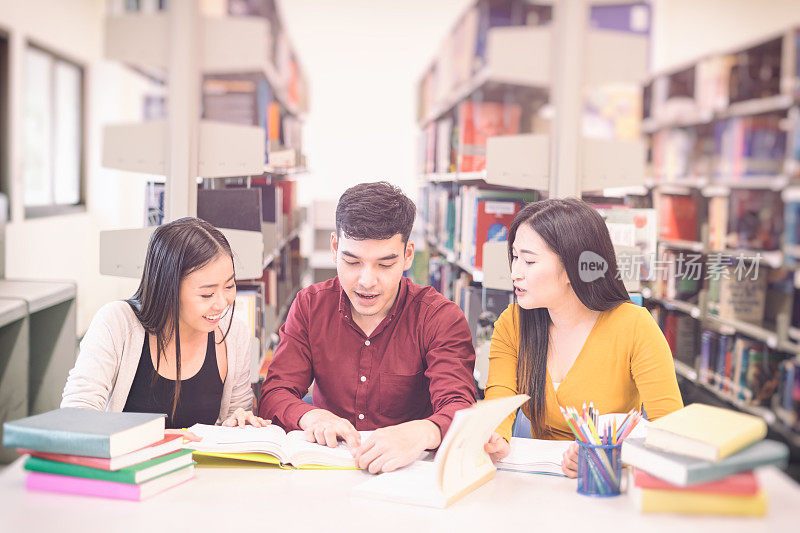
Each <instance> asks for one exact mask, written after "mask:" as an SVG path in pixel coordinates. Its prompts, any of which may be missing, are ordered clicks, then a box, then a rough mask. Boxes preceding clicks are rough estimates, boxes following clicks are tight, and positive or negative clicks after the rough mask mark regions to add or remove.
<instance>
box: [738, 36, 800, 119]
mask: <svg viewBox="0 0 800 533" xmlns="http://www.w3.org/2000/svg"><path fill="white" fill-rule="evenodd" d="M796 46H797V45H796ZM782 58H783V38H782V37H779V38H776V39H770V40H768V41H766V42H763V43H760V44H757V45H755V46H752V47H750V48H747V49H745V50H741V51H739V52H737V53H736V54H735V62H734V64H733V65H732V66H731V72H730V78H729V85H728V87H729V95H730V96H729V98H730V102H731V103H735V102H744V101H746V100H754V99H758V98H767V97H770V96H775V95H777V94H780V92H781V62H782Z"/></svg>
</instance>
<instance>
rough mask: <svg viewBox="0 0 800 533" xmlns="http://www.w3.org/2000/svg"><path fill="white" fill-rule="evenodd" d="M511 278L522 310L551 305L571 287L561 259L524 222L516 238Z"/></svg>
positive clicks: (513, 248) (513, 247)
mask: <svg viewBox="0 0 800 533" xmlns="http://www.w3.org/2000/svg"><path fill="white" fill-rule="evenodd" d="M511 280H512V281H513V282H514V294H516V296H517V302H518V303H519V305H520V307H522V308H523V309H538V308H542V307H551V306H553V305H554V304H556V303H557V302H558V301H560V300H561V299H562V298H564V297H565V296H566V295H567V294H568V292H569V290H570V287H569V278H568V277H567V271H566V270H564V265H563V264H562V263H561V259H560V258H559V257H558V255H556V254H555V253H554V252H553V251H552V250H551V249H550V248H549V247H548V246H547V244H546V243H545V242H544V240H543V239H542V237H541V236H540V235H539V234H538V233H536V231H534V229H533V228H531V227H530V225H528V224H521V225H520V226H519V229H517V234H516V236H515V238H514V243H513V246H512V261H511Z"/></svg>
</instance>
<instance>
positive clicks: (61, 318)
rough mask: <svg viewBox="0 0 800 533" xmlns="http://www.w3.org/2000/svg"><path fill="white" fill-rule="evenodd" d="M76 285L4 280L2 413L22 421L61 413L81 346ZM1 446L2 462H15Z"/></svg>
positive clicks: (0, 300) (0, 286)
mask: <svg viewBox="0 0 800 533" xmlns="http://www.w3.org/2000/svg"><path fill="white" fill-rule="evenodd" d="M75 296H76V287H75V284H74V283H71V282H60V281H27V280H9V279H0V405H2V406H4V409H3V411H2V412H0V419H2V420H16V419H19V418H24V417H26V416H29V415H34V414H39V413H43V412H46V411H50V410H52V409H57V408H58V406H59V405H60V404H61V391H62V389H63V388H64V383H65V382H66V381H67V374H68V373H69V371H70V369H71V368H72V367H73V366H74V364H75V358H76V357H77V355H78V353H77V345H76V343H75V328H76V315H77V312H76V302H75ZM15 458H16V457H15V454H14V453H13V450H8V449H6V448H3V447H0V462H10V461H11V460H13V459H15Z"/></svg>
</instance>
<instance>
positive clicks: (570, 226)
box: [508, 198, 630, 437]
mask: <svg viewBox="0 0 800 533" xmlns="http://www.w3.org/2000/svg"><path fill="white" fill-rule="evenodd" d="M523 224H527V225H528V226H529V227H530V228H532V229H533V230H534V231H535V232H536V233H537V234H538V235H539V236H540V237H541V238H542V240H544V242H545V243H546V244H547V246H548V247H549V248H550V250H552V251H553V252H554V253H555V254H556V255H557V256H558V257H559V259H560V260H561V263H562V265H563V266H564V269H565V270H566V273H567V277H568V278H569V282H570V284H571V285H572V290H573V291H575V295H576V296H577V297H578V299H579V300H580V301H581V303H582V304H583V305H585V306H586V307H588V308H589V309H592V310H593V311H607V310H609V309H613V308H615V307H617V306H618V305H619V304H621V303H622V302H627V301H630V298H629V297H628V292H627V291H626V290H625V286H624V285H623V283H622V280H621V279H620V278H619V276H618V275H617V259H616V256H615V255H614V246H613V245H612V244H611V237H610V235H609V233H608V227H607V226H606V224H605V221H604V220H603V218H602V217H601V216H600V213H598V212H597V211H596V210H595V209H593V208H592V207H591V206H590V205H589V204H587V203H586V202H584V201H582V200H578V199H576V198H567V199H556V198H553V199H549V200H542V201H540V202H533V203H530V204H528V205H526V206H525V207H524V208H523V209H522V210H521V211H520V212H519V213H518V214H517V216H515V217H514V221H513V222H512V223H511V227H510V229H509V231H508V261H509V263H511V260H512V255H513V254H512V246H513V245H514V239H515V238H516V236H517V230H519V227H520V226H521V225H523ZM584 252H593V253H594V254H596V255H597V256H599V257H600V258H602V260H604V261H605V262H606V264H607V265H608V270H607V271H606V272H605V274H604V275H603V276H602V277H599V278H597V279H594V280H593V281H583V279H582V278H581V275H580V274H581V265H580V262H581V261H586V260H587V259H591V257H589V258H587V257H586V256H584V257H583V258H582V257H581V254H583V253H584ZM587 255H589V254H587ZM595 259H597V258H596V257H595ZM584 277H586V276H584ZM587 279H589V278H588V277H587ZM550 324H551V321H550V313H549V312H548V310H547V309H546V308H544V307H542V308H538V309H522V308H521V307H520V309H519V352H518V357H517V390H518V391H519V392H521V393H524V394H528V395H529V396H530V397H531V399H530V400H529V401H528V406H529V407H530V412H531V428H532V432H533V436H534V437H537V436H538V437H541V436H544V434H545V432H546V429H547V428H546V424H545V421H544V420H545V386H546V383H547V349H548V345H549V340H550Z"/></svg>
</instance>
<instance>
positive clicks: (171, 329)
mask: <svg viewBox="0 0 800 533" xmlns="http://www.w3.org/2000/svg"><path fill="white" fill-rule="evenodd" d="M220 255H227V256H229V257H230V258H231V261H233V252H232V251H231V246H230V244H228V240H227V239H226V238H225V236H224V235H223V234H222V232H221V231H219V230H218V229H217V228H215V227H214V226H212V225H211V224H209V223H208V222H206V221H205V220H201V219H199V218H193V217H186V218H181V219H178V220H175V221H173V222H169V223H167V224H164V225H162V226H159V227H158V228H156V230H155V231H154V232H153V235H152V236H151V237H150V243H149V244H148V246H147V256H146V257H145V261H144V270H143V271H142V280H141V282H140V283H139V288H138V289H137V290H136V293H135V294H134V295H133V296H131V297H130V298H129V299H128V300H127V302H128V304H129V305H130V306H131V308H132V309H133V312H134V313H135V314H136V318H138V319H139V321H140V322H141V323H142V326H144V329H145V331H147V333H148V334H149V335H155V337H156V347H157V353H156V373H155V375H154V376H153V377H154V378H157V374H158V367H159V364H160V362H161V358H162V357H163V358H164V360H166V347H167V345H168V344H169V343H170V341H172V339H175V393H174V398H173V400H172V412H171V414H170V417H174V416H175V409H176V408H177V407H178V397H179V396H180V393H181V343H180V338H181V337H180V326H179V322H180V321H179V319H178V317H179V314H180V284H181V280H182V279H183V278H184V277H186V276H188V275H189V274H191V273H192V272H194V271H196V270H199V269H201V268H203V267H204V266H206V265H207V264H208V263H210V262H211V261H213V260H214V259H215V258H216V257H218V256H220ZM231 313H233V309H231ZM230 327H231V325H230V322H229V323H228V329H227V330H226V331H225V334H224V335H223V337H222V341H224V340H225V337H227V335H228V332H229V331H230ZM222 341H220V342H222Z"/></svg>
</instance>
